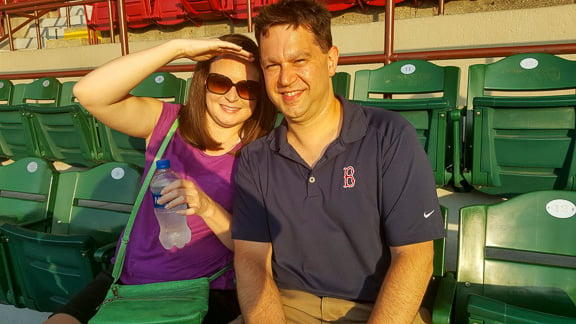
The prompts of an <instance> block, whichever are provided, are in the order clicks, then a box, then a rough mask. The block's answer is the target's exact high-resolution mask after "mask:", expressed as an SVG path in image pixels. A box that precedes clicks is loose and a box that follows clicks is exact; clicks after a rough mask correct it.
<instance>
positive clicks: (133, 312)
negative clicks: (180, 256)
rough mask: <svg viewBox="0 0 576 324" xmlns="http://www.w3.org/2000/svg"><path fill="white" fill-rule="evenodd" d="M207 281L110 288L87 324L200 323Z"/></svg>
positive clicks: (200, 279)
mask: <svg viewBox="0 0 576 324" xmlns="http://www.w3.org/2000/svg"><path fill="white" fill-rule="evenodd" d="M208 289H209V282H208V278H198V279H193V280H181V281H167V282H158V283H151V284H144V285H118V284H113V285H112V287H111V288H110V290H109V291H108V293H107V295H106V299H105V300H104V302H103V303H102V305H101V306H100V308H99V309H98V312H97V313H96V315H95V316H94V317H93V318H92V319H91V320H90V321H89V323H90V324H97V323H99V324H111V323H134V324H142V323H182V324H184V323H186V324H188V323H190V324H193V323H198V324H200V323H202V320H203V319H204V316H205V315H206V313H207V312H208Z"/></svg>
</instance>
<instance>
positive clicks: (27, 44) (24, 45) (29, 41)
mask: <svg viewBox="0 0 576 324" xmlns="http://www.w3.org/2000/svg"><path fill="white" fill-rule="evenodd" d="M14 49H17V50H20V49H38V43H37V42H36V37H34V38H15V39H14Z"/></svg>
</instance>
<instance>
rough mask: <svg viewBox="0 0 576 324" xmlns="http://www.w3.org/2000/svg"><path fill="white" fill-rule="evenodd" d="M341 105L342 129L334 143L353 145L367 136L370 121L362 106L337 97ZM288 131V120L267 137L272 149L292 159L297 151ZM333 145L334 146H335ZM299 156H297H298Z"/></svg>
mask: <svg viewBox="0 0 576 324" xmlns="http://www.w3.org/2000/svg"><path fill="white" fill-rule="evenodd" d="M336 97H337V98H338V100H340V103H341V104H342V111H343V114H344V116H343V120H342V128H341V130H340V134H339V135H338V138H336V139H335V140H334V143H338V144H340V145H342V146H343V145H344V144H348V143H352V142H355V141H358V140H360V139H361V138H362V137H364V135H365V134H366V131H367V129H368V120H367V118H366V114H365V112H364V110H363V109H362V108H361V106H359V105H357V104H354V103H351V102H349V101H348V100H346V99H344V98H342V97H341V96H339V95H336ZM287 131H288V124H287V123H286V120H284V121H282V123H281V124H280V125H279V126H278V127H276V128H275V129H274V130H272V132H270V134H268V136H267V139H266V140H267V141H268V143H269V145H270V148H271V149H272V150H274V151H277V152H279V153H280V154H282V155H284V156H286V157H290V156H292V154H294V153H296V152H295V150H294V149H293V148H292V146H290V144H288V140H287V138H286V132H287ZM334 143H332V144H334ZM296 155H297V154H296Z"/></svg>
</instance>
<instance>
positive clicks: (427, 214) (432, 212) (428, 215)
mask: <svg viewBox="0 0 576 324" xmlns="http://www.w3.org/2000/svg"><path fill="white" fill-rule="evenodd" d="M432 214H434V209H432V211H431V212H428V213H427V212H424V218H428V217H430V215H432Z"/></svg>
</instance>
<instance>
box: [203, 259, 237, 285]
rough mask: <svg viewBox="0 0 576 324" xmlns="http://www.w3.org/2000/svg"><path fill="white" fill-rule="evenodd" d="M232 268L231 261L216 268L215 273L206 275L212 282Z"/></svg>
mask: <svg viewBox="0 0 576 324" xmlns="http://www.w3.org/2000/svg"><path fill="white" fill-rule="evenodd" d="M230 269H232V262H230V263H228V264H227V265H226V266H225V267H224V268H222V269H220V270H218V272H216V273H215V274H213V275H211V276H210V277H208V281H209V282H212V281H214V280H216V279H218V277H220V276H221V275H223V274H224V272H226V271H228V270H230Z"/></svg>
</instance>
